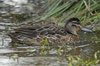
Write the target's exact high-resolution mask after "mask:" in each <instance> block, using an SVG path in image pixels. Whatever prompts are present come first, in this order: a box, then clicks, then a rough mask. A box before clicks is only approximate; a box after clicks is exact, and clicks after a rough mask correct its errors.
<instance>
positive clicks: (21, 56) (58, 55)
mask: <svg viewBox="0 0 100 66" xmlns="http://www.w3.org/2000/svg"><path fill="white" fill-rule="evenodd" d="M6 1H9V2H6ZM13 1H17V0H13ZM26 1H27V0H26ZM33 1H34V2H33ZM39 1H41V2H40V3H39ZM42 1H43V0H30V3H28V4H27V3H26V2H25V3H24V5H23V6H22V7H21V3H20V4H15V3H12V2H10V0H5V2H6V3H8V4H11V5H15V7H14V6H11V5H7V4H4V3H2V4H3V5H2V6H0V7H1V9H0V66H67V65H68V58H71V56H73V57H75V56H76V57H79V58H81V59H84V60H85V61H86V60H88V59H92V60H93V61H94V59H95V58H94V56H96V57H97V58H96V60H97V59H100V52H99V51H100V31H95V32H93V33H81V34H82V35H81V36H80V42H78V43H76V44H75V45H73V44H72V45H71V44H70V45H61V46H49V47H48V46H45V47H44V48H42V47H40V46H26V45H24V46H23V45H20V44H17V45H18V46H15V47H11V44H10V42H11V39H10V37H9V36H8V35H7V33H9V31H12V30H13V28H17V27H19V26H18V24H20V22H21V23H22V25H24V24H27V23H26V22H27V21H24V20H22V19H20V20H19V17H18V16H19V15H20V14H22V13H25V15H24V16H26V17H25V18H28V19H29V18H30V16H32V17H33V18H36V17H39V15H40V13H38V12H39V11H41V10H42V9H43V6H44V5H43V4H44V2H42ZM18 3H19V2H18ZM0 4H1V3H0ZM25 4H26V5H25ZM29 4H30V5H29ZM40 4H41V7H40ZM18 5H20V6H18ZM16 6H17V7H16ZM28 7H30V8H31V9H30V8H28ZM16 10H17V11H16ZM25 10H27V11H25ZM32 10H33V11H32ZM11 13H13V16H12V14H11ZM16 15H17V16H16ZM27 15H28V17H27ZM20 18H21V17H20ZM25 18H24V19H25ZM21 20H22V21H21ZM28 21H29V22H30V21H31V20H28ZM16 22H17V23H18V24H17V23H16ZM31 22H33V21H31ZM66 57H68V58H67V60H66ZM73 60H74V59H73ZM97 66H100V65H99V64H97Z"/></svg>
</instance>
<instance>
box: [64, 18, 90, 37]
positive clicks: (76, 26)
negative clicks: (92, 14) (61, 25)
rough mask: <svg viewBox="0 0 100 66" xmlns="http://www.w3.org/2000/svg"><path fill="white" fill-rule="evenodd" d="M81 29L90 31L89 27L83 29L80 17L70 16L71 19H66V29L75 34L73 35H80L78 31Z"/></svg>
mask: <svg viewBox="0 0 100 66" xmlns="http://www.w3.org/2000/svg"><path fill="white" fill-rule="evenodd" d="M80 30H83V31H89V29H87V30H86V29H85V30H84V29H83V27H82V26H81V23H80V20H79V19H78V18H70V19H69V20H67V21H66V23H65V31H66V32H68V33H70V34H73V35H78V32H79V31H80Z"/></svg>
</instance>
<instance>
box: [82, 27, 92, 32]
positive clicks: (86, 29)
mask: <svg viewBox="0 0 100 66" xmlns="http://www.w3.org/2000/svg"><path fill="white" fill-rule="evenodd" d="M81 30H82V31H85V32H93V31H92V30H90V29H88V28H81Z"/></svg>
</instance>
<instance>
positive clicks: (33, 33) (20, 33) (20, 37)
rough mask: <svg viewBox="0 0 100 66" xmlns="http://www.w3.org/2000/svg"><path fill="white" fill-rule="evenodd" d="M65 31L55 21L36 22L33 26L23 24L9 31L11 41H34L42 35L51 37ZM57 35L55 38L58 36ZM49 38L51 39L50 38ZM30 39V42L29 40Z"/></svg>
mask: <svg viewBox="0 0 100 66" xmlns="http://www.w3.org/2000/svg"><path fill="white" fill-rule="evenodd" d="M65 34H66V33H65V31H64V29H63V28H62V27H60V26H58V25H57V24H55V23H52V22H51V23H37V24H34V25H33V26H27V27H26V26H25V27H21V28H18V29H15V31H14V32H12V33H9V36H10V37H11V39H12V41H13V42H22V43H35V41H37V39H39V40H41V39H42V38H43V37H48V36H49V38H51V37H52V38H53V37H55V36H56V35H63V36H64V35H65ZM58 37H59V36H57V37H56V38H58ZM52 38H51V39H52ZM30 41H31V42H30Z"/></svg>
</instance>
